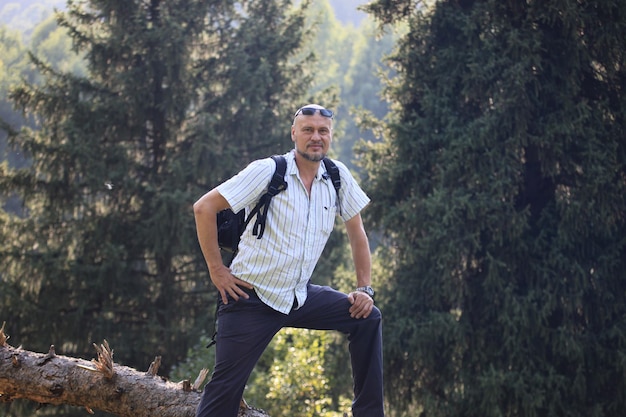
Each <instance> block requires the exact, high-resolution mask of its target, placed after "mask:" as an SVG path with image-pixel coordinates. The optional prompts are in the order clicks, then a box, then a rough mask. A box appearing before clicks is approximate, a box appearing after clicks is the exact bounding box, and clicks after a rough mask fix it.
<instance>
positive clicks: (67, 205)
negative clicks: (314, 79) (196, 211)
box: [0, 0, 310, 374]
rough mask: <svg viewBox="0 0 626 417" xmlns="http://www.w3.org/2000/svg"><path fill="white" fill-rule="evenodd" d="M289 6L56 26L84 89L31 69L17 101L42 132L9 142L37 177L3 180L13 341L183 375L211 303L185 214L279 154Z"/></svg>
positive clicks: (171, 10)
mask: <svg viewBox="0 0 626 417" xmlns="http://www.w3.org/2000/svg"><path fill="white" fill-rule="evenodd" d="M288 6H289V2H287V1H282V0H281V1H273V0H263V1H254V2H252V1H239V2H235V1H209V0H202V1H200V0H198V1H194V0H177V1H167V2H165V1H160V0H152V1H150V2H143V1H126V2H118V1H110V0H98V1H96V0H94V1H88V2H69V4H68V10H67V12H66V13H62V14H59V15H58V16H57V17H58V19H59V23H60V25H61V26H62V27H64V28H66V29H67V31H68V33H69V34H70V36H71V37H72V40H73V42H74V43H73V46H74V48H75V49H76V51H78V52H80V53H84V54H85V59H86V61H87V75H86V76H84V77H83V76H80V75H74V74H70V73H67V72H64V71H61V70H56V69H54V68H53V67H52V66H51V65H49V63H48V62H46V61H44V60H43V59H39V58H38V57H35V56H34V55H33V57H32V58H33V62H34V63H35V64H36V65H37V67H38V69H39V71H40V72H41V74H42V76H43V78H44V83H43V85H42V86H37V85H34V84H23V85H22V86H21V87H20V88H18V89H16V90H15V91H14V93H13V94H12V98H13V100H14V101H15V103H17V105H18V106H19V107H20V108H21V109H22V110H23V112H24V114H26V115H34V116H36V117H37V120H38V122H39V124H38V126H37V130H34V129H24V130H22V131H21V132H18V133H13V134H12V135H11V137H10V141H11V145H12V146H14V147H15V148H20V149H22V150H23V151H25V152H27V153H28V155H29V157H30V158H31V160H32V165H30V166H28V167H25V168H22V169H13V168H9V167H8V166H6V165H4V166H3V167H2V168H1V170H0V184H1V187H2V189H3V190H7V191H11V192H15V193H18V194H19V196H20V197H21V198H22V200H23V204H24V210H25V214H26V215H25V216H23V217H17V216H11V215H8V214H7V213H3V215H2V221H1V222H0V227H1V229H0V235H1V238H0V242H2V243H0V253H1V255H0V265H1V266H0V270H2V277H1V278H2V279H1V280H0V297H1V299H2V302H1V303H0V317H2V320H6V321H7V322H9V323H10V325H11V329H14V330H13V331H12V336H13V340H16V341H19V343H20V344H23V345H25V346H29V348H30V349H32V350H47V347H48V345H49V344H50V343H53V344H55V346H56V347H57V350H58V351H60V352H62V353H64V354H67V355H71V356H79V357H87V358H89V357H93V355H94V353H93V349H92V346H91V343H92V342H100V341H102V339H105V338H106V339H107V340H108V341H109V342H110V344H111V346H112V347H113V348H114V349H115V357H116V359H117V360H118V361H119V362H121V363H124V364H126V365H129V366H133V367H136V368H139V369H141V368H143V367H147V366H148V365H149V363H150V361H151V360H152V359H153V357H154V355H162V357H163V365H162V369H163V372H164V373H165V374H167V373H168V371H169V369H170V367H171V366H172V364H174V363H178V362H180V361H182V360H183V358H184V357H185V355H186V354H187V351H188V349H189V348H190V347H191V346H192V345H193V344H195V342H196V341H197V340H198V338H199V337H200V335H201V329H207V328H209V327H210V322H211V321H212V319H213V317H212V314H211V312H212V311H213V308H212V307H213V305H214V304H213V303H214V299H215V294H214V290H213V287H212V286H211V285H210V281H209V278H208V276H207V270H206V265H205V263H204V260H203V259H202V256H201V253H200V251H199V250H198V248H197V243H196V236H195V230H194V223H193V215H192V212H191V205H192V203H193V201H195V199H196V198H198V197H199V196H200V195H201V194H202V193H204V192H206V191H207V190H208V189H209V188H211V187H212V186H214V185H216V184H217V182H218V181H220V180H222V179H223V178H224V176H225V175H226V174H227V173H232V172H234V171H236V170H237V169H239V168H241V166H236V165H235V163H240V162H242V161H246V162H247V161H249V160H250V158H252V157H254V156H256V155H261V154H263V155H269V154H270V153H271V152H274V151H275V150H277V149H281V148H284V146H280V145H281V143H289V142H287V141H288V138H289V125H290V123H291V120H290V116H291V112H292V111H293V110H292V109H293V102H294V101H297V100H296V98H297V97H299V94H301V93H300V92H302V93H304V92H306V91H307V90H308V88H309V87H308V84H307V83H308V82H309V81H310V79H309V78H307V77H306V71H304V70H302V68H300V67H298V65H301V64H299V63H298V62H295V63H293V62H290V61H289V59H290V58H291V57H292V56H293V55H294V54H296V53H297V48H298V45H300V44H301V43H302V41H301V39H300V37H301V36H302V30H301V29H302V28H303V27H304V26H303V24H302V11H301V10H300V9H294V8H292V7H288ZM270 35H271V36H270ZM252 42H254V43H252ZM294 86H299V88H300V89H297V88H295V87H294ZM244 88H245V89H246V90H245V91H235V90H236V89H244ZM286 102H289V105H288V106H287V105H286V104H285V103H286ZM283 105H284V106H283ZM281 106H283V107H281Z"/></svg>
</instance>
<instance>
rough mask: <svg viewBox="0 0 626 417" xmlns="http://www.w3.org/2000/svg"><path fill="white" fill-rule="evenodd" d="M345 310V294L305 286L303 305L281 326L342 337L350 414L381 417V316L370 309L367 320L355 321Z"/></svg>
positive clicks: (323, 288) (328, 289) (376, 310)
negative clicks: (350, 396)
mask: <svg viewBox="0 0 626 417" xmlns="http://www.w3.org/2000/svg"><path fill="white" fill-rule="evenodd" d="M349 308H350V302H349V301H348V297H347V295H346V294H344V293H341V292H339V291H336V290H334V289H332V288H330V287H321V286H318V285H309V287H308V296H307V300H306V302H305V303H304V305H303V306H302V307H301V308H299V309H298V310H295V311H292V312H291V313H290V314H289V316H288V317H287V321H286V323H285V325H286V326H290V327H301V328H308V329H318V330H339V331H341V332H343V333H346V334H347V335H348V340H349V350H350V358H351V363H352V375H353V380H354V402H353V404H352V413H353V415H354V417H382V416H384V409H383V354H382V315H381V313H380V310H379V309H378V308H376V307H374V309H373V310H372V313H371V314H370V315H369V316H368V318H366V319H355V318H352V317H350V313H349V311H348V310H349Z"/></svg>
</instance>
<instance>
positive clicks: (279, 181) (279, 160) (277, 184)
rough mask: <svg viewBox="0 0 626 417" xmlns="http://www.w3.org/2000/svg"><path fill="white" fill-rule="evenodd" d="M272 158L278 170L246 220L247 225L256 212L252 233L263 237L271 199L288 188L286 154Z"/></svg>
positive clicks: (258, 237) (259, 237)
mask: <svg viewBox="0 0 626 417" xmlns="http://www.w3.org/2000/svg"><path fill="white" fill-rule="evenodd" d="M272 159H273V160H274V162H275V163H276V170H275V171H274V175H272V179H271V180H270V184H269V186H268V187H267V192H266V193H265V194H263V195H262V196H261V198H260V199H259V202H258V203H257V204H256V206H254V209H252V211H251V212H250V215H249V216H248V219H247V220H246V226H247V225H248V223H249V222H250V219H252V216H254V215H255V214H256V221H255V222H254V227H253V228H252V234H253V235H254V236H256V237H257V239H261V238H262V237H263V232H265V220H266V219H267V213H268V211H269V208H270V201H271V200H272V197H274V196H275V195H276V194H278V193H280V192H281V191H284V190H286V189H287V181H285V173H286V172H287V160H286V159H285V157H284V156H280V155H272Z"/></svg>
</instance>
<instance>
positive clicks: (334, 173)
mask: <svg viewBox="0 0 626 417" xmlns="http://www.w3.org/2000/svg"><path fill="white" fill-rule="evenodd" d="M322 161H324V166H325V167H326V172H328V174H330V179H331V181H332V182H333V187H335V191H336V192H337V196H339V189H340V188H341V176H340V175H339V168H337V165H335V163H334V162H333V161H332V160H331V159H330V158H324V159H323V160H322Z"/></svg>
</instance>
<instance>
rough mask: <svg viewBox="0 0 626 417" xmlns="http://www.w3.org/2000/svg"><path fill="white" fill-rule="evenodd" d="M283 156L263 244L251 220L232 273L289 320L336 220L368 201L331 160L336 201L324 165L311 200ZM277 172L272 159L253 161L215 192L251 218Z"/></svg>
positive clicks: (292, 159) (293, 164) (352, 213)
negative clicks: (283, 185) (282, 184)
mask: <svg viewBox="0 0 626 417" xmlns="http://www.w3.org/2000/svg"><path fill="white" fill-rule="evenodd" d="M284 156H285V158H286V160H287V170H286V174H285V180H286V181H287V189H286V190H285V191H283V192H281V193H278V194H277V195H276V196H274V197H273V198H272V201H271V203H270V208H269V211H268V214H267V221H266V225H265V232H264V234H263V238H261V239H257V237H256V236H254V235H252V227H253V225H254V220H252V221H251V222H250V223H249V224H248V227H247V228H246V230H245V231H244V233H243V235H242V236H241V241H240V243H239V251H238V253H237V256H236V257H235V259H234V261H233V263H232V264H231V266H230V268H231V272H232V274H233V275H235V276H236V277H238V278H239V279H241V280H243V281H246V282H249V283H250V284H252V285H253V286H254V288H255V291H256V293H257V295H258V296H259V298H260V299H261V301H263V302H264V303H265V304H267V305H268V306H270V307H271V308H273V309H275V310H277V311H280V312H282V313H285V314H287V313H289V311H290V310H291V308H292V307H293V305H294V299H297V302H298V306H302V305H303V304H304V302H305V301H306V297H307V293H306V285H307V283H308V281H309V279H310V278H311V274H312V273H313V269H314V268H315V265H316V264H317V261H318V260H319V257H320V255H321V254H322V250H323V249H324V246H325V245H326V242H327V241H328V238H329V236H330V233H331V232H332V230H333V226H334V223H335V216H336V215H337V214H338V213H340V217H341V219H342V220H343V221H344V222H345V221H347V220H349V219H351V218H352V217H354V216H355V215H357V214H358V213H359V212H360V211H361V210H362V209H363V208H364V207H365V206H366V205H367V204H368V203H369V201H370V199H369V198H368V197H367V195H366V194H365V193H364V192H363V190H362V189H361V188H360V187H359V185H358V184H357V183H356V181H355V179H354V177H353V176H352V174H351V173H350V171H349V170H348V168H347V167H346V166H345V165H344V164H343V163H341V162H339V161H334V160H333V161H334V162H335V164H336V165H337V167H338V168H339V173H340V176H341V188H340V190H339V201H337V194H336V192H335V188H334V187H333V184H332V180H331V178H330V175H327V174H326V171H325V167H324V164H322V163H320V168H319V171H318V173H317V176H316V178H315V179H314V180H313V184H312V186H311V194H310V196H309V194H308V192H307V190H306V188H305V186H304V184H303V182H302V181H301V179H300V174H299V172H298V167H297V166H296V162H295V151H291V152H288V153H287V154H285V155H284ZM275 170H276V164H275V163H274V161H273V160H272V159H271V158H266V159H259V160H256V161H254V162H252V163H250V165H248V166H247V167H246V168H245V169H243V170H242V171H241V172H239V174H237V175H235V176H234V177H232V178H231V179H229V180H228V181H226V182H224V183H222V184H221V185H219V186H218V187H217V190H218V191H219V193H220V194H221V195H222V196H223V197H224V198H225V199H226V201H228V204H229V205H230V207H231V208H232V210H233V211H234V212H238V211H239V210H241V209H244V208H245V209H246V210H247V211H248V212H249V211H250V210H251V209H252V208H253V207H254V205H255V204H256V202H257V201H258V199H259V198H260V197H261V195H262V194H263V193H265V191H266V190H267V187H268V185H269V182H270V179H271V177H272V175H273V174H274V171H275ZM338 205H340V207H339V206H338ZM338 208H340V210H338Z"/></svg>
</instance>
